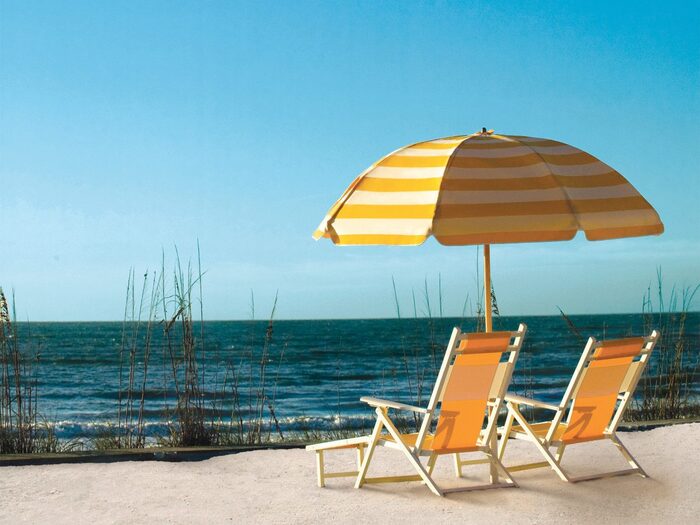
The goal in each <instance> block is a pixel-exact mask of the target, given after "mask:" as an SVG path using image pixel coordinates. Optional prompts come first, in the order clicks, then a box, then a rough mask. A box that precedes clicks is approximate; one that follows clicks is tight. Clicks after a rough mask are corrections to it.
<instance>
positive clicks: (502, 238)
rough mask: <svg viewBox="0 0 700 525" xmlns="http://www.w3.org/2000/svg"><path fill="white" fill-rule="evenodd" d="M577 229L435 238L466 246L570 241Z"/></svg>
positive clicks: (452, 244)
mask: <svg viewBox="0 0 700 525" xmlns="http://www.w3.org/2000/svg"><path fill="white" fill-rule="evenodd" d="M576 231H577V230H576V229H571V230H556V231H528V232H488V233H473V234H470V235H438V234H435V238H436V239H437V241H438V242H439V243H440V244H444V245H445V246H464V245H465V244H500V243H511V242H549V241H568V240H570V239H573V238H574V236H575V235H576Z"/></svg>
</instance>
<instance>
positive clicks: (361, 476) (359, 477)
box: [355, 409, 384, 489]
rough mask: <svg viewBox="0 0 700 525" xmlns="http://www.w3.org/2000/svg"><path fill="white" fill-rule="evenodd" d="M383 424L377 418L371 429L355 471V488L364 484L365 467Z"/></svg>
mask: <svg viewBox="0 0 700 525" xmlns="http://www.w3.org/2000/svg"><path fill="white" fill-rule="evenodd" d="M377 410H379V409H377ZM383 426H384V425H383V423H382V420H381V419H379V418H377V422H376V423H375V425H374V430H372V434H371V436H370V439H369V445H368V447H367V452H366V453H365V457H364V459H363V461H362V464H361V465H360V468H359V469H358V472H357V478H356V479H355V488H356V489H359V488H361V487H362V485H364V482H365V477H366V476H367V469H368V468H369V463H370V461H372V454H374V449H375V448H377V441H379V436H380V435H381V433H382V427H383Z"/></svg>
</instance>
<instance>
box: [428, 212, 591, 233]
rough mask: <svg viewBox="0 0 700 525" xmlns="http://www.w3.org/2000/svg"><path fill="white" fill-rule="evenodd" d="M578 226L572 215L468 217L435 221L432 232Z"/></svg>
mask: <svg viewBox="0 0 700 525" xmlns="http://www.w3.org/2000/svg"><path fill="white" fill-rule="evenodd" d="M577 227H578V224H577V222H576V219H575V217H574V216H573V215H571V214H569V213H562V214H558V215H554V214H551V215H528V216H494V217H491V216H489V217H483V216H482V217H469V218H459V219H452V218H449V219H446V218H442V219H436V220H435V221H434V223H433V232H434V233H435V235H436V236H438V235H442V236H445V235H471V234H476V233H494V232H501V233H502V232H528V231H570V230H572V229H573V230H575V229H577Z"/></svg>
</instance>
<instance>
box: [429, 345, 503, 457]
mask: <svg viewBox="0 0 700 525" xmlns="http://www.w3.org/2000/svg"><path fill="white" fill-rule="evenodd" d="M510 340H511V332H490V333H475V334H468V335H467V338H466V339H464V340H462V342H461V343H460V345H459V349H458V350H457V356H456V357H455V360H454V363H453V364H452V366H451V368H450V370H449V372H448V373H449V375H448V377H447V382H446V384H445V386H444V388H443V391H442V396H441V402H442V405H441V407H440V415H439V417H438V422H437V427H436V429H435V436H434V438H433V446H432V448H433V450H434V451H436V452H442V453H447V452H450V451H454V452H457V451H460V450H465V449H469V448H473V447H475V446H477V441H478V439H479V435H480V433H481V429H482V426H483V423H484V417H485V413H486V403H487V402H488V399H489V393H490V392H491V388H492V385H493V382H494V379H495V378H496V375H497V374H496V372H497V369H498V363H499V362H500V360H501V356H502V355H503V353H504V352H506V350H507V349H508V346H509V344H510Z"/></svg>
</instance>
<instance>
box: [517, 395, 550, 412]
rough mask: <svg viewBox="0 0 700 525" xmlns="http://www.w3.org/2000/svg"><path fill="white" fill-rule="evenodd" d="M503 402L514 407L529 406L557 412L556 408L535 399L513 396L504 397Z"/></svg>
mask: <svg viewBox="0 0 700 525" xmlns="http://www.w3.org/2000/svg"><path fill="white" fill-rule="evenodd" d="M505 400H506V401H508V402H509V403H514V404H516V405H529V406H531V407H536V408H546V409H547V410H554V411H555V412H556V411H557V410H559V407H558V406H555V405H550V404H549V403H543V402H542V401H536V400H535V399H530V398H529V397H523V396H516V395H515V394H508V395H506V397H505Z"/></svg>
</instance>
